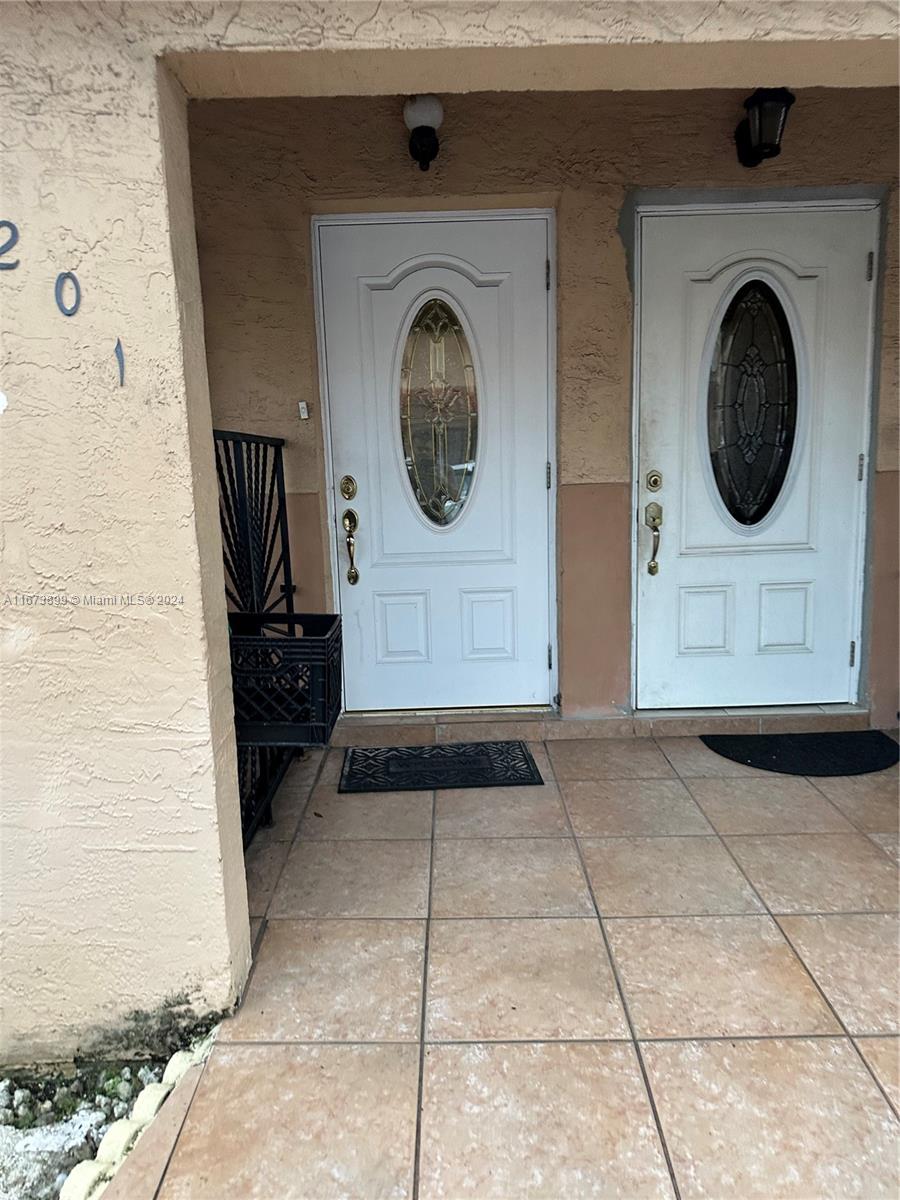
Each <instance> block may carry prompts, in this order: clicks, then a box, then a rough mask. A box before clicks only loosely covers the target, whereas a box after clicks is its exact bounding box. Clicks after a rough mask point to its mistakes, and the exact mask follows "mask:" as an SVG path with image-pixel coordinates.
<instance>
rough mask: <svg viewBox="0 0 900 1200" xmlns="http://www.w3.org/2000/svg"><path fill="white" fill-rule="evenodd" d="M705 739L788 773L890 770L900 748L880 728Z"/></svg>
mask: <svg viewBox="0 0 900 1200" xmlns="http://www.w3.org/2000/svg"><path fill="white" fill-rule="evenodd" d="M700 741H701V742H703V744H704V745H705V746H708V747H709V748H710V750H714V751H715V752H716V754H721V756H722V757H723V758H730V759H731V760H732V762H739V763H744V765H745V766H748V767H758V768H759V769H760V770H762V771H778V772H780V773H781V774H782V775H867V774H868V773H869V772H870V771H884V770H886V769H887V768H888V767H892V766H893V765H894V764H895V763H896V762H897V759H898V757H900V747H898V746H897V743H896V742H895V741H894V740H893V738H889V737H888V736H887V734H884V733H879V731H878V730H877V729H863V730H859V731H853V732H848V733H762V734H726V733H717V734H710V735H708V736H706V737H701V739H700Z"/></svg>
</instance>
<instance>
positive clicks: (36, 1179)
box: [0, 1111, 103, 1200]
mask: <svg viewBox="0 0 900 1200" xmlns="http://www.w3.org/2000/svg"><path fill="white" fill-rule="evenodd" d="M102 1121H103V1117H102V1115H101V1114H100V1113H95V1112H92V1111H85V1112H79V1113H75V1114H74V1115H73V1116H71V1117H68V1118H67V1119H66V1120H65V1121H57V1122H54V1123H53V1124H52V1125H46V1126H44V1127H40V1126H38V1127H36V1128H32V1129H12V1128H9V1127H8V1126H0V1196H2V1197H4V1200H10V1198H11V1197H15V1198H16V1200H24V1198H25V1197H26V1196H27V1197H28V1198H29V1200H56V1197H57V1196H58V1195H59V1187H60V1184H59V1182H58V1180H59V1176H60V1175H62V1176H63V1177H64V1178H65V1176H66V1175H67V1174H68V1173H69V1171H70V1170H71V1169H72V1167H74V1166H75V1164H76V1163H78V1162H80V1161H81V1160H82V1159H88V1158H92V1157H93V1154H94V1148H95V1146H96V1145H97V1140H98V1135H97V1130H98V1125H99V1124H100V1123H102Z"/></svg>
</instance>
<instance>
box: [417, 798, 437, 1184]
mask: <svg viewBox="0 0 900 1200" xmlns="http://www.w3.org/2000/svg"><path fill="white" fill-rule="evenodd" d="M436 822H437V792H436V791H433V792H432V793H431V849H430V852H429V856H428V904H427V908H426V914H425V941H424V945H423V951H422V1002H421V1008H422V1011H421V1013H420V1015H419V1081H418V1087H417V1092H416V1135H415V1141H414V1143H413V1178H412V1200H418V1195H419V1159H420V1156H421V1150H422V1100H423V1094H424V1088H425V1020H426V1016H427V1004H428V956H429V952H430V950H431V902H432V893H433V890H434V849H435V837H434V828H435V824H436Z"/></svg>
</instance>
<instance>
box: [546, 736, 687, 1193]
mask: <svg viewBox="0 0 900 1200" xmlns="http://www.w3.org/2000/svg"><path fill="white" fill-rule="evenodd" d="M657 748H658V747H657ZM547 757H548V758H549V757H550V755H549V750H548V752H547ZM550 772H551V774H552V775H553V778H554V781H555V782H556V783H559V780H557V779H556V772H555V770H554V768H553V760H552V759H550ZM560 796H562V789H561V788H560ZM563 808H564V810H565V814H566V820H567V821H568V823H569V828H570V829H572V819H571V817H570V815H569V809H568V807H567V806H566V802H565V797H563ZM572 835H573V837H574V835H575V831H574V829H572ZM574 840H575V853H576V854H577V855H578V862H579V865H580V867H581V873H582V875H583V877H584V881H585V885H586V886H587V890H588V894H589V895H590V898H591V904H592V905H593V908H594V912H595V913H596V915H597V924H598V925H599V927H600V936H601V937H602V939H603V945H604V946H605V948H606V956H607V959H608V961H609V966H610V970H611V971H612V976H613V980H614V981H615V985H616V990H617V991H618V994H619V1003H620V1004H621V1005H622V1011H623V1013H624V1014H625V1021H626V1024H627V1025H628V1032H629V1034H630V1035H631V1044H632V1046H633V1047H634V1053H635V1057H636V1059H637V1063H638V1069H639V1070H640V1073H641V1078H642V1079H643V1082H644V1089H645V1091H646V1093H647V1101H648V1103H649V1105H650V1111H651V1113H652V1115H653V1121H654V1124H655V1126H656V1136H657V1137H658V1138H659V1143H660V1147H661V1149H662V1152H663V1158H664V1159H665V1163H666V1169H667V1170H668V1172H669V1181H670V1182H671V1184H672V1190H673V1192H674V1194H675V1200H681V1190H680V1188H679V1186H678V1180H677V1178H676V1176H675V1167H674V1165H673V1163H672V1157H671V1155H670V1154H669V1147H668V1144H667V1142H666V1135H665V1133H664V1131H663V1127H662V1119H661V1118H660V1115H659V1111H658V1109H657V1107H656V1099H655V1097H654V1095H653V1091H652V1089H651V1087H650V1077H649V1075H648V1073H647V1066H646V1063H645V1062H644V1056H643V1054H642V1053H641V1048H640V1045H639V1044H638V1040H637V1035H636V1033H635V1028H634V1021H633V1020H632V1018H631V1011H630V1009H629V1007H628V1001H627V999H626V996H625V989H624V987H623V986H622V980H621V978H620V976H619V969H618V967H617V966H616V961H615V959H614V958H613V952H612V946H611V944H610V941H609V935H608V934H607V932H606V927H605V925H604V923H603V917H602V916H601V915H600V906H599V905H598V904H597V897H596V896H595V894H594V886H593V884H592V883H591V877H590V875H589V873H588V870H587V866H586V864H585V861H584V855H583V854H582V852H581V845H580V843H579V841H578V838H574Z"/></svg>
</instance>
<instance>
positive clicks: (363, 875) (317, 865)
mask: <svg viewBox="0 0 900 1200" xmlns="http://www.w3.org/2000/svg"><path fill="white" fill-rule="evenodd" d="M428 858H429V843H428V842H382V841H367V842H303V841H301V842H296V843H295V844H294V846H293V848H292V849H291V854H290V857H289V858H288V861H287V863H286V864H285V868H284V871H283V873H282V876H281V879H280V881H279V884H278V888H277V890H276V892H275V895H274V897H273V899H272V909H271V912H270V914H269V915H270V916H276V917H424V916H425V915H426V913H427V910H428Z"/></svg>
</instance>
